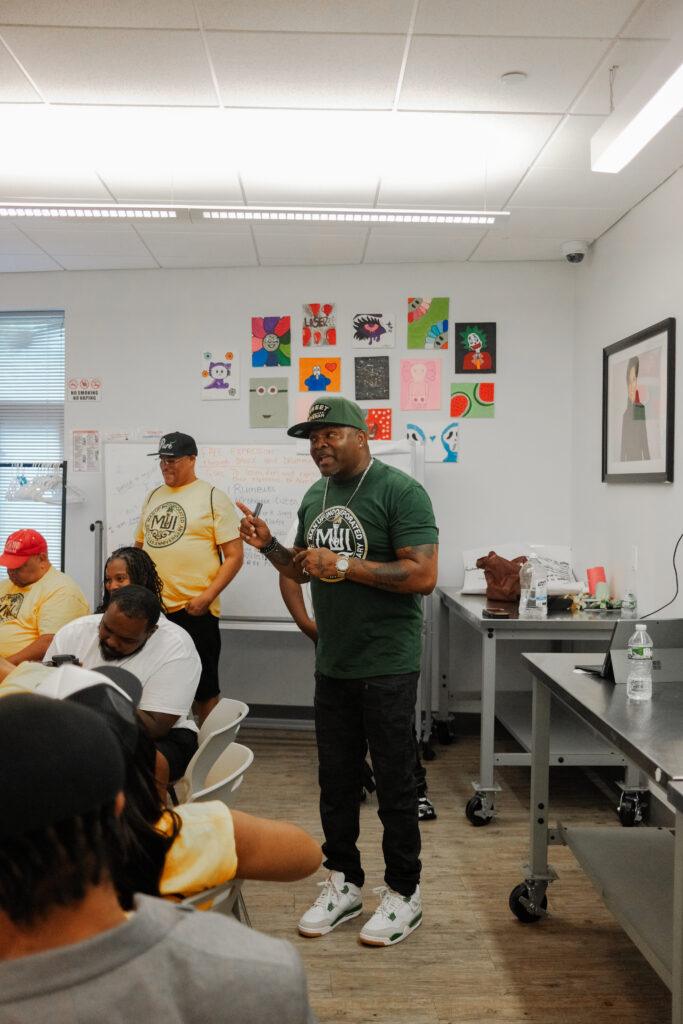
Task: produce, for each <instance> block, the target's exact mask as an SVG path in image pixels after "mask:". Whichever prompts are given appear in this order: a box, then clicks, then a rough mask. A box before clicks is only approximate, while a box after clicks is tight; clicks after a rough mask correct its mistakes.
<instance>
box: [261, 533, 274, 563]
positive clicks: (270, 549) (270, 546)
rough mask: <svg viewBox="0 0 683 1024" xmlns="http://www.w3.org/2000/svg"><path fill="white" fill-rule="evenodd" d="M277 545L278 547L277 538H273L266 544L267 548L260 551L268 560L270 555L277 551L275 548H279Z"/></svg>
mask: <svg viewBox="0 0 683 1024" xmlns="http://www.w3.org/2000/svg"><path fill="white" fill-rule="evenodd" d="M277 545H278V540H277V537H271V539H270V541H269V543H268V544H266V546H265V547H264V548H260V549H259V550H260V552H261V554H262V555H265V556H266V558H267V557H268V555H272V553H273V551H275V548H276V547H277Z"/></svg>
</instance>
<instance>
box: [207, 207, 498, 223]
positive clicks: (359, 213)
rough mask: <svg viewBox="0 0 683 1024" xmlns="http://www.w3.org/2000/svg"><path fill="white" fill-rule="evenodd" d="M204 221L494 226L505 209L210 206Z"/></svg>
mask: <svg viewBox="0 0 683 1024" xmlns="http://www.w3.org/2000/svg"><path fill="white" fill-rule="evenodd" d="M202 216H203V217H204V218H205V219H206V220H261V221H264V220H266V221H269V220H285V221H300V220H306V221H333V222H336V223H341V222H343V223H353V224H476V225H488V224H495V222H496V219H497V218H498V217H509V216H510V214H509V212H508V211H507V210H429V209H422V210H416V209H384V208H376V207H354V208H349V207H342V206H338V207H333V206H329V207H328V206H326V207H313V206H291V207H287V206H285V207H282V206H212V207H207V208H204V209H202Z"/></svg>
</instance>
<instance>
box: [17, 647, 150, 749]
mask: <svg viewBox="0 0 683 1024" xmlns="http://www.w3.org/2000/svg"><path fill="white" fill-rule="evenodd" d="M35 692H36V693H37V694H39V695H40V696H41V697H55V698H57V699H58V700H71V701H74V703H76V704H82V705H83V706H84V707H88V708H91V709H92V710H93V711H96V712H97V714H98V715H100V716H102V717H103V718H104V719H106V721H107V723H108V724H109V726H110V727H111V729H112V730H113V731H114V732H115V733H116V736H117V738H118V740H119V741H120V742H121V743H122V745H123V746H124V748H125V750H126V751H127V752H128V753H131V754H132V753H133V752H134V750H135V747H136V745H137V741H138V729H139V723H138V717H137V715H136V713H135V709H136V707H137V706H138V704H139V703H140V698H141V697H142V684H141V683H140V680H139V679H138V677H137V676H134V675H133V673H132V672H129V671H128V670H127V669H125V668H120V667H119V666H118V665H100V666H98V667H97V668H95V669H87V668H81V667H80V666H78V665H61V666H60V667H59V668H56V669H55V670H54V672H51V673H50V675H49V676H48V678H47V679H46V680H45V681H44V682H42V683H40V684H39V685H38V686H37V687H36V689H35Z"/></svg>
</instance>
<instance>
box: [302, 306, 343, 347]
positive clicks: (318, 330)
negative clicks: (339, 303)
mask: <svg viewBox="0 0 683 1024" xmlns="http://www.w3.org/2000/svg"><path fill="white" fill-rule="evenodd" d="M303 313H304V319H303V327H302V341H303V344H304V348H323V347H325V346H326V345H336V344H337V317H336V313H335V304H334V302H309V303H307V304H306V305H305V306H304V307H303Z"/></svg>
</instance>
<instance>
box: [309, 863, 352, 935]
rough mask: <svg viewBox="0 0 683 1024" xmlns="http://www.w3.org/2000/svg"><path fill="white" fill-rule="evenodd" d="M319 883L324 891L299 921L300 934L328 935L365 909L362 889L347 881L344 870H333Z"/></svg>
mask: <svg viewBox="0 0 683 1024" xmlns="http://www.w3.org/2000/svg"><path fill="white" fill-rule="evenodd" d="M318 885H319V886H321V888H322V892H321V893H320V895H319V896H318V898H317V900H316V901H315V903H314V904H313V906H312V907H310V909H309V910H307V911H306V913H305V914H304V916H303V917H302V918H301V919H300V921H299V932H300V934H301V935H307V936H309V937H310V938H314V937H316V938H317V937H318V936H319V935H327V933H328V932H331V931H332V929H333V928H336V927H337V925H340V924H343V923H344V921H350V920H351V918H352V917H358V915H359V914H360V912H361V910H362V909H363V901H362V899H361V891H360V889H359V888H358V886H357V885H353V884H352V883H351V882H347V881H346V878H345V877H344V873H343V871H332V872H331V873H330V876H329V878H328V879H327V880H326V881H324V882H318Z"/></svg>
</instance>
